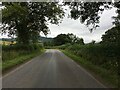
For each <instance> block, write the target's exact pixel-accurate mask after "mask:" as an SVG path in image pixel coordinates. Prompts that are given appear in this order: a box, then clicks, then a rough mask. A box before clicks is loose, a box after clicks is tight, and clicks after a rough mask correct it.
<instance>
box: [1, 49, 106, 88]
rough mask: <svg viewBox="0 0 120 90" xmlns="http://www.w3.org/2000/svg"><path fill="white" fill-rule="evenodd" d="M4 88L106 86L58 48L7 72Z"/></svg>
mask: <svg viewBox="0 0 120 90" xmlns="http://www.w3.org/2000/svg"><path fill="white" fill-rule="evenodd" d="M2 81H3V82H2V86H3V88H106V87H105V86H104V85H103V84H101V83H100V82H99V81H98V80H96V79H95V78H94V77H93V76H92V75H91V74H90V73H88V72H87V71H86V70H85V69H84V68H83V67H81V66H80V65H78V64H77V63H76V62H74V61H73V60H72V59H70V58H69V57H67V56H66V55H64V54H63V53H62V52H61V51H59V50H56V49H48V50H46V52H45V53H44V54H42V55H40V56H37V57H35V58H33V59H32V60H30V61H28V62H27V63H25V64H23V65H21V66H19V67H17V68H16V69H14V70H12V71H11V72H9V73H7V74H6V75H4V76H3V78H2Z"/></svg>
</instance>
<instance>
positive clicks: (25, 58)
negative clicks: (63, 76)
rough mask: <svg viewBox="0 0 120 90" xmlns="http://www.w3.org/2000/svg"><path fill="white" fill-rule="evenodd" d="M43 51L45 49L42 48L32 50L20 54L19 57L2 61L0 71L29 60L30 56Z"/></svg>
mask: <svg viewBox="0 0 120 90" xmlns="http://www.w3.org/2000/svg"><path fill="white" fill-rule="evenodd" d="M44 51H45V50H42V51H41V52H39V51H38V52H33V53H31V54H28V55H22V56H20V57H17V58H15V59H12V60H7V61H4V62H3V63H2V72H5V71H6V70H8V69H11V68H12V67H14V66H17V65H19V64H22V63H24V62H26V61H28V60H30V59H31V58H33V57H36V56H38V55H40V54H42V53H43V52H44Z"/></svg>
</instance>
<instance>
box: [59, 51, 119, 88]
mask: <svg viewBox="0 0 120 90" xmlns="http://www.w3.org/2000/svg"><path fill="white" fill-rule="evenodd" d="M61 51H62V52H63V53H64V54H65V55H67V56H68V57H70V58H72V59H73V60H74V61H76V62H77V63H78V64H80V65H81V66H83V67H84V68H86V69H87V70H88V71H89V72H90V73H91V74H92V75H93V76H95V77H96V78H97V79H99V81H101V82H102V83H104V84H105V85H106V86H107V87H110V88H118V86H119V85H118V78H119V77H118V75H115V74H112V73H110V72H109V71H108V70H106V69H104V68H101V67H98V66H96V65H93V64H92V63H91V62H90V61H87V60H85V59H84V58H82V57H79V56H76V55H74V54H72V52H69V51H67V50H61Z"/></svg>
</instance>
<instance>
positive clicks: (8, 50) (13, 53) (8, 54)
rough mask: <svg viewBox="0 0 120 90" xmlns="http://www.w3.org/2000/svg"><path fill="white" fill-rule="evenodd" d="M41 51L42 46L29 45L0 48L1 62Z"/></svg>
mask: <svg viewBox="0 0 120 90" xmlns="http://www.w3.org/2000/svg"><path fill="white" fill-rule="evenodd" d="M41 50H43V46H42V45H41V44H29V45H21V44H16V45H12V46H4V45H3V46H2V61H3V62H4V61H7V60H12V59H14V58H16V57H20V56H22V55H27V54H30V53H32V52H37V51H41Z"/></svg>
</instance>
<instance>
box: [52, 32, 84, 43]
mask: <svg viewBox="0 0 120 90" xmlns="http://www.w3.org/2000/svg"><path fill="white" fill-rule="evenodd" d="M54 43H55V45H63V44H67V43H71V44H75V43H77V44H81V45H83V44H84V41H83V39H82V38H78V37H76V36H75V35H73V34H72V33H71V34H69V33H68V34H59V35H58V36H57V37H55V38H54Z"/></svg>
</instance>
